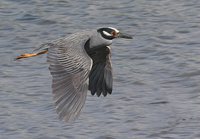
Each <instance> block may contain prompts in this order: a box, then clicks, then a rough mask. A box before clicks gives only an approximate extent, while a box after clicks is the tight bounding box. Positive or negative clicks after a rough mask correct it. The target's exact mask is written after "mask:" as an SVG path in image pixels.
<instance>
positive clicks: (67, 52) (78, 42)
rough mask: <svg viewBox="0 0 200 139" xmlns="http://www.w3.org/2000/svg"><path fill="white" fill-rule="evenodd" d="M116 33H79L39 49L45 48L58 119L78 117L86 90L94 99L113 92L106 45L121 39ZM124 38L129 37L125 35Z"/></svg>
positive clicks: (106, 29)
mask: <svg viewBox="0 0 200 139" xmlns="http://www.w3.org/2000/svg"><path fill="white" fill-rule="evenodd" d="M112 33H113V34H112ZM114 33H117V34H114ZM119 34H120V33H119V31H118V30H117V29H115V28H100V29H99V30H88V31H81V32H78V33H75V34H72V35H71V36H69V37H66V38H61V39H58V40H56V41H53V42H51V43H46V44H43V45H42V46H41V47H40V48H39V49H40V50H41V49H48V54H47V62H48V63H49V64H50V66H49V70H50V73H51V75H52V77H53V79H52V91H53V99H54V101H55V106H56V110H57V113H58V115H59V118H60V119H63V120H65V121H69V120H74V119H76V118H77V117H78V115H79V114H80V111H81V109H82V108H83V106H84V103H85V100H86V96H87V91H88V90H90V91H91V94H92V95H94V94H96V95H97V96H100V95H101V94H103V95H104V96H106V95H107V94H111V93H112V84H113V78H112V66H111V52H110V48H109V47H108V46H109V45H111V44H112V39H114V38H116V37H120V35H119ZM114 35H116V36H114ZM117 35H118V36H117ZM112 37H113V38H112ZM123 37H124V38H128V37H129V38H131V37H130V36H128V35H125V36H123Z"/></svg>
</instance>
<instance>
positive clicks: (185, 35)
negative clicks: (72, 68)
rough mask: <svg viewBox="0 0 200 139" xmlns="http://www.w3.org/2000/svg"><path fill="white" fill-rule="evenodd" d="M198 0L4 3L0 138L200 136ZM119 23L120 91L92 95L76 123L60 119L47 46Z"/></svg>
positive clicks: (0, 10)
mask: <svg viewBox="0 0 200 139" xmlns="http://www.w3.org/2000/svg"><path fill="white" fill-rule="evenodd" d="M199 13H200V1H199V0H190V1H188V0H176V1H174V0H123V1H122V0H115V1H114V0H112V1H105V0H101V1H97V0H96V1H90V0H86V1H68V0H54V1H51V0H29V1H27V0H1V1H0V20H1V21H0V57H1V60H0V79H1V80H0V139H68V138H69V139H121V138H125V139H198V138H200V122H199V121H200V39H199V36H200V14H199ZM102 26H113V27H116V28H119V29H120V30H123V31H124V32H127V33H129V34H133V35H134V39H133V40H115V41H114V43H113V45H112V62H113V68H114V90H113V94H112V95H110V96H108V97H105V98H104V97H100V98H98V97H95V96H91V95H90V94H89V93H88V98H87V101H86V105H85V107H84V109H83V110H82V113H81V116H80V117H79V119H78V120H77V121H75V122H74V123H68V124H66V123H64V122H62V121H59V120H58V117H57V114H56V112H55V109H54V106H53V101H52V94H51V75H50V73H49V71H48V64H47V63H46V56H45V55H43V56H40V57H35V58H31V59H26V60H21V61H13V58H14V57H15V56H17V55H19V54H21V53H24V52H30V51H32V49H34V48H35V47H37V46H38V45H40V44H41V43H44V42H48V41H50V40H53V39H57V38H59V37H62V36H66V35H69V34H71V33H74V32H77V31H79V30H82V29H88V28H91V29H94V28H97V27H102Z"/></svg>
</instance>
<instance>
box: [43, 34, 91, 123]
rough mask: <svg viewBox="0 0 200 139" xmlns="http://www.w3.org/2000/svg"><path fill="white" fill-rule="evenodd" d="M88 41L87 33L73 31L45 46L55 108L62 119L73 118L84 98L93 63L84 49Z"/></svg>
mask: <svg viewBox="0 0 200 139" xmlns="http://www.w3.org/2000/svg"><path fill="white" fill-rule="evenodd" d="M87 40H89V36H88V35H84V33H83V34H75V35H72V36H71V37H68V38H66V39H61V40H58V41H56V42H54V43H53V45H51V46H50V47H49V48H48V55H47V61H48V62H49V63H50V66H49V69H50V72H51V75H52V77H53V80H52V89H53V95H54V101H55V105H56V110H57V113H58V114H59V118H60V119H64V120H65V121H69V120H75V119H76V117H77V116H78V115H79V113H80V111H81V109H82V107H83V105H84V103H85V100H86V95H87V90H88V80H89V79H88V76H89V72H90V69H91V66H92V60H91V59H90V57H89V56H88V55H87V53H86V52H85V50H84V49H83V48H84V45H85V43H86V42H87Z"/></svg>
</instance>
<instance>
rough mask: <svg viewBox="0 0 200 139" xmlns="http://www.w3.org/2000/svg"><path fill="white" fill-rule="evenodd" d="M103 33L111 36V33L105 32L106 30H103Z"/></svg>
mask: <svg viewBox="0 0 200 139" xmlns="http://www.w3.org/2000/svg"><path fill="white" fill-rule="evenodd" d="M103 34H104V35H106V36H112V34H110V33H108V32H106V31H103Z"/></svg>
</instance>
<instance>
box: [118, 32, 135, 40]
mask: <svg viewBox="0 0 200 139" xmlns="http://www.w3.org/2000/svg"><path fill="white" fill-rule="evenodd" d="M118 38H125V39H133V37H132V36H131V35H129V34H126V33H121V32H119V34H118Z"/></svg>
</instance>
